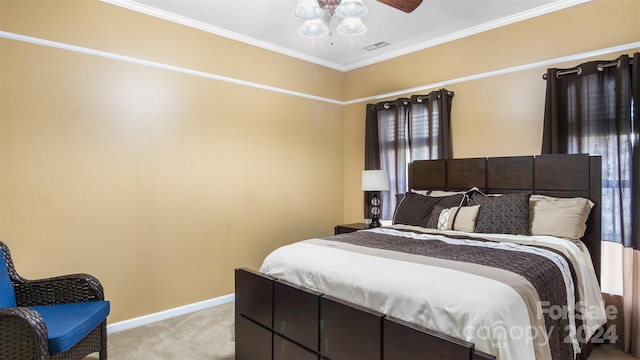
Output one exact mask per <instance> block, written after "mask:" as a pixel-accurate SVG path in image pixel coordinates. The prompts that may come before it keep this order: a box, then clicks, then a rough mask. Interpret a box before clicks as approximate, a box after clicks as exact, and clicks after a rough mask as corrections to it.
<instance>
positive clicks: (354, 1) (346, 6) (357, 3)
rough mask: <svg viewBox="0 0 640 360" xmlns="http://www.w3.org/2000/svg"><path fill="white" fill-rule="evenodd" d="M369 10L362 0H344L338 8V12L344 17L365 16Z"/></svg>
mask: <svg viewBox="0 0 640 360" xmlns="http://www.w3.org/2000/svg"><path fill="white" fill-rule="evenodd" d="M368 11H369V9H367V7H366V6H365V5H364V4H363V3H362V0H342V1H341V2H340V5H338V7H337V8H336V14H338V16H342V17H363V16H365V15H367V12H368Z"/></svg>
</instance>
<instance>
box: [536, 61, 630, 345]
mask: <svg viewBox="0 0 640 360" xmlns="http://www.w3.org/2000/svg"><path fill="white" fill-rule="evenodd" d="M546 80H547V91H546V104H545V117H544V130H543V131H544V133H543V142H542V153H546V154H550V153H589V154H592V155H600V156H602V166H603V169H602V175H603V179H602V186H603V189H602V204H601V205H602V240H604V242H603V247H602V261H601V262H602V268H601V272H602V281H601V287H602V290H603V293H604V294H603V296H604V298H605V302H606V303H607V304H608V305H611V306H615V307H616V308H617V310H618V313H619V315H618V316H616V317H614V318H610V319H609V321H610V325H612V326H611V327H610V329H612V334H613V335H614V336H617V339H614V340H617V342H619V343H621V344H623V345H624V348H625V350H626V351H630V352H632V353H634V355H636V356H640V313H639V311H640V310H639V309H640V126H639V125H640V118H638V116H639V115H640V111H639V108H640V53H635V54H634V55H633V57H632V58H630V57H629V56H628V55H622V56H620V57H619V58H617V59H613V60H607V61H591V62H587V63H584V64H581V65H579V66H578V67H575V68H571V69H548V70H547V73H546ZM610 333H611V331H610Z"/></svg>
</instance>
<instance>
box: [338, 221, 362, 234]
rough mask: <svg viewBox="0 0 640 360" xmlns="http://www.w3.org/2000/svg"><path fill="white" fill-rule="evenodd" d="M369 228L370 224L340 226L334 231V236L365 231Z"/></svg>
mask: <svg viewBox="0 0 640 360" xmlns="http://www.w3.org/2000/svg"><path fill="white" fill-rule="evenodd" d="M368 228H369V224H364V223H355V224H344V225H338V226H336V227H335V229H334V234H335V235H338V234H346V233H350V232H354V231H358V230H364V229H368Z"/></svg>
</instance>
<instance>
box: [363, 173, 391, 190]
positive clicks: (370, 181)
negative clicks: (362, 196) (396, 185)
mask: <svg viewBox="0 0 640 360" xmlns="http://www.w3.org/2000/svg"><path fill="white" fill-rule="evenodd" d="M388 190H389V174H388V173H387V171H386V170H364V171H363V172H362V191H388Z"/></svg>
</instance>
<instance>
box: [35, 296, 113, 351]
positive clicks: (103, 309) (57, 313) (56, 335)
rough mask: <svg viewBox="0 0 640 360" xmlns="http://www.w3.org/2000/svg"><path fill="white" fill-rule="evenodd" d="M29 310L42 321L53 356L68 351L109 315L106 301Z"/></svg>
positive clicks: (45, 306)
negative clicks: (35, 313)
mask: <svg viewBox="0 0 640 360" xmlns="http://www.w3.org/2000/svg"><path fill="white" fill-rule="evenodd" d="M29 308H30V309H33V310H35V311H37V312H38V313H40V315H41V316H42V318H43V319H44V323H45V326H46V327H47V332H48V333H49V339H48V340H49V352H50V353H51V354H52V355H53V354H58V353H61V352H65V351H67V350H69V349H70V348H71V347H72V346H73V345H75V344H76V343H77V342H78V341H80V340H82V338H84V337H85V336H87V335H88V334H89V333H90V332H91V331H92V330H93V329H95V328H96V326H98V325H100V323H101V322H103V321H104V320H105V319H106V318H107V315H109V310H110V304H109V302H108V301H89V302H79V303H72V304H58V305H42V306H29Z"/></svg>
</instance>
